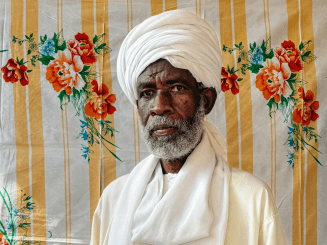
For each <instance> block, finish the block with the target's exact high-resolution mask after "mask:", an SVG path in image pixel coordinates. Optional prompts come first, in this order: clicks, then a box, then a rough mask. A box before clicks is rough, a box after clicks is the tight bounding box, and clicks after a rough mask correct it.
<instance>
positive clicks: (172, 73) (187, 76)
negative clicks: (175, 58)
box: [137, 60, 200, 136]
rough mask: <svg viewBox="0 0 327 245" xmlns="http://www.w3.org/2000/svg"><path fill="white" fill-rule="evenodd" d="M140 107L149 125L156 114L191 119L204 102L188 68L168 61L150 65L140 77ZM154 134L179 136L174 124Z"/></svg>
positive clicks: (143, 123) (140, 113) (142, 118)
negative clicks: (173, 64) (201, 100)
mask: <svg viewBox="0 0 327 245" xmlns="http://www.w3.org/2000/svg"><path fill="white" fill-rule="evenodd" d="M137 95H138V101H137V108H138V111H139V115H140V119H141V123H142V125H143V126H146V125H147V123H148V121H149V120H152V118H153V117H154V116H166V117H169V118H171V119H173V120H184V121H185V120H190V119H191V118H193V117H194V115H195V112H196V109H197V108H198V105H199V101H200V91H199V89H198V88H197V83H196V80H195V78H194V77H193V76H192V74H191V73H190V72H189V71H188V70H184V69H178V68H175V67H173V66H172V65H171V64H170V63H169V62H168V61H166V60H159V61H156V62H154V63H152V64H150V65H149V66H148V67H147V68H146V69H145V70H144V71H143V73H142V74H141V75H140V76H139V77H138V79H137ZM152 134H153V135H154V136H160V135H162V136H164V135H175V136H176V135H178V134H179V132H178V131H177V130H176V128H173V127H165V126H164V125H163V126H162V127H159V128H157V129H156V130H154V131H153V132H152Z"/></svg>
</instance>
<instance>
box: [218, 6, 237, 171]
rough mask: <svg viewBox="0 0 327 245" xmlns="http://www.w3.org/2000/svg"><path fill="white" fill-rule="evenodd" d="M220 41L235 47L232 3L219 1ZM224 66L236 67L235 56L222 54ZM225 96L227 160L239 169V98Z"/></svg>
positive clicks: (227, 94)
mask: <svg viewBox="0 0 327 245" xmlns="http://www.w3.org/2000/svg"><path fill="white" fill-rule="evenodd" d="M219 18H220V40H221V43H222V44H224V45H226V46H227V47H230V48H231V47H233V34H232V14H231V1H230V0H219ZM222 58H223V65H224V66H225V67H227V64H229V65H230V66H234V64H235V62H234V56H233V55H229V54H227V53H225V52H222ZM224 94H225V111H226V135H227V144H228V146H229V147H228V151H227V159H228V163H229V165H230V166H231V167H234V168H239V138H238V137H239V136H238V130H237V129H238V116H237V98H236V96H235V95H233V94H232V93H231V92H230V91H227V92H225V93H224Z"/></svg>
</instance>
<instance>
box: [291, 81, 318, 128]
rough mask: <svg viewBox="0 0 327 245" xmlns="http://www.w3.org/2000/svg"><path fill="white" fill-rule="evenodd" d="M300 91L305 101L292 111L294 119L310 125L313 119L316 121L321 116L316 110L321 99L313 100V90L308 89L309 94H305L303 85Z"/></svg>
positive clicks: (301, 97)
mask: <svg viewBox="0 0 327 245" xmlns="http://www.w3.org/2000/svg"><path fill="white" fill-rule="evenodd" d="M298 91H299V92H300V99H302V101H303V102H302V103H300V104H298V105H297V107H296V108H295V109H294V111H293V113H292V117H293V121H294V122H296V123H299V124H302V125H303V126H305V125H306V126H308V125H309V124H310V122H311V121H316V120H317V119H318V117H319V115H318V114H317V113H316V110H318V108H319V101H313V96H314V94H313V93H312V91H311V90H308V91H307V94H305V93H304V90H303V88H302V87H301V88H299V90H298Z"/></svg>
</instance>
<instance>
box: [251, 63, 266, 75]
mask: <svg viewBox="0 0 327 245" xmlns="http://www.w3.org/2000/svg"><path fill="white" fill-rule="evenodd" d="M261 68H263V66H262V65H260V64H258V65H257V64H253V63H251V65H250V66H249V68H248V69H249V70H250V71H251V72H252V73H255V74H257V73H258V72H259V70H260V69H261Z"/></svg>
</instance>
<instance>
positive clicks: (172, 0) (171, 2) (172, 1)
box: [165, 0, 177, 11]
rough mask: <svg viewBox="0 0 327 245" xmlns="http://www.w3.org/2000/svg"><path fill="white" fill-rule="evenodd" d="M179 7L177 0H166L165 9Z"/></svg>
mask: <svg viewBox="0 0 327 245" xmlns="http://www.w3.org/2000/svg"><path fill="white" fill-rule="evenodd" d="M175 9H177V0H165V11H169V10H175Z"/></svg>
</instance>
